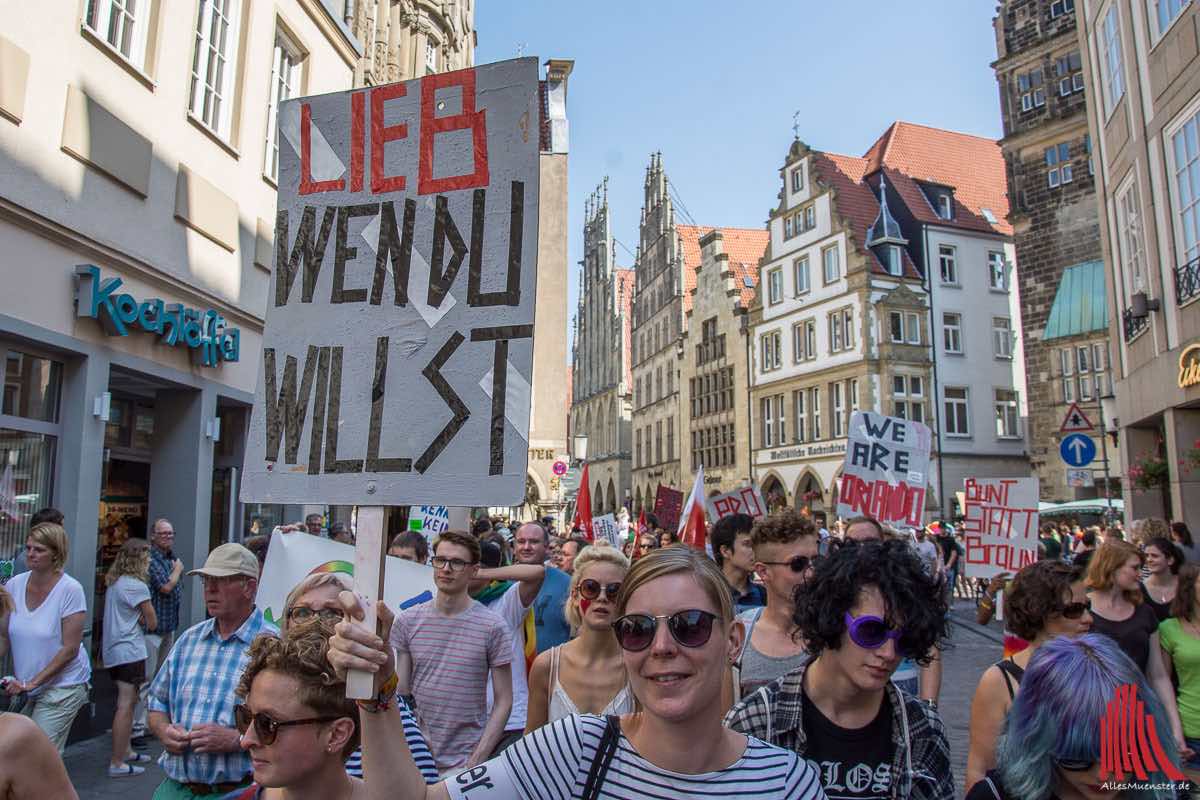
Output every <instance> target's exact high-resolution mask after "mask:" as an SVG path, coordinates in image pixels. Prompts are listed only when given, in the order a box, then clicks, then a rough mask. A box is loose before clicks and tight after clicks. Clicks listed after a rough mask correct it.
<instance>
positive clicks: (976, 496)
mask: <svg viewBox="0 0 1200 800" xmlns="http://www.w3.org/2000/svg"><path fill="white" fill-rule="evenodd" d="M964 488H965V490H966V491H965V492H964V497H965V500H966V503H965V505H964V506H963V523H962V533H963V544H964V546H965V547H966V552H967V557H966V563H967V573H966V574H967V577H968V578H991V577H993V576H995V575H998V574H999V573H1001V572H1012V573H1015V572H1017V570H1019V569H1021V568H1022V567H1024V566H1027V565H1029V564H1032V563H1033V562H1035V561H1037V535H1038V479H1037V478H967V480H966V483H965V486H964Z"/></svg>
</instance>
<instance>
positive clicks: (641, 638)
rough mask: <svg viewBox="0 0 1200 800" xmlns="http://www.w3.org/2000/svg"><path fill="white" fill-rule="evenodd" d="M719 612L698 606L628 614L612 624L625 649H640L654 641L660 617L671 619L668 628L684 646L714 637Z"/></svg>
mask: <svg viewBox="0 0 1200 800" xmlns="http://www.w3.org/2000/svg"><path fill="white" fill-rule="evenodd" d="M716 618H717V615H716V614H712V613H710V612H708V611H701V610H700V609H698V608H693V609H689V610H687V611H676V612H675V613H674V614H659V615H658V616H651V615H650V614H626V615H625V616H623V617H621V618H620V619H619V620H617V621H616V622H614V623H613V624H612V627H613V632H614V633H615V634H616V636H617V644H619V645H621V648H622V649H623V650H628V651H629V652H631V653H640V652H641V651H643V650H645V649H646V648H647V647H649V646H650V645H651V644H652V643H653V642H654V634H655V632H656V631H657V630H658V621H659V620H660V619H665V620H666V621H667V630H669V631H670V632H671V636H672V637H674V639H675V641H677V642H679V644H681V645H683V646H684V647H703V646H704V645H706V644H707V643H708V640H709V638H711V637H712V627H713V620H715V619H716Z"/></svg>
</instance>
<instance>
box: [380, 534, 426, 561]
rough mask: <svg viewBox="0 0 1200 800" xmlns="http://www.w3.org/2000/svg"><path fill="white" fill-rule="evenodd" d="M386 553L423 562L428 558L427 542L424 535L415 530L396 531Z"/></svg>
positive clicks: (406, 559)
mask: <svg viewBox="0 0 1200 800" xmlns="http://www.w3.org/2000/svg"><path fill="white" fill-rule="evenodd" d="M388 555H389V556H395V557H396V558H400V559H403V560H405V561H414V562H416V563H417V564H424V563H425V562H426V561H428V560H429V542H427V541H425V537H424V535H422V534H420V533H417V532H416V531H404V532H403V533H397V534H396V535H395V536H393V537H392V543H391V544H390V545H389V546H388Z"/></svg>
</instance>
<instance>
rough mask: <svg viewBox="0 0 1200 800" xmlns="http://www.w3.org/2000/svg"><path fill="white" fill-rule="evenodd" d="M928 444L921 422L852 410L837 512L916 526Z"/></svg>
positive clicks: (921, 510)
mask: <svg viewBox="0 0 1200 800" xmlns="http://www.w3.org/2000/svg"><path fill="white" fill-rule="evenodd" d="M931 443H932V433H931V432H930V430H929V428H928V427H927V426H925V425H923V424H921V423H920V422H913V421H911V420H905V419H900V418H898V417H885V416H883V415H882V414H876V413H873V412H871V411H855V412H854V415H853V416H852V417H851V418H850V438H849V441H848V443H847V447H846V461H845V466H844V467H843V469H842V480H841V483H840V484H839V485H838V506H837V513H838V516H839V517H843V518H847V517H857V516H868V517H874V518H875V519H877V520H879V521H880V522H882V523H884V524H885V525H886V524H897V525H920V524H921V517H922V515H923V514H924V512H925V488H926V485H927V483H928V474H929V448H930V444H931Z"/></svg>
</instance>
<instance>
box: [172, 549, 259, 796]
mask: <svg viewBox="0 0 1200 800" xmlns="http://www.w3.org/2000/svg"><path fill="white" fill-rule="evenodd" d="M188 574H189V575H199V576H201V579H202V580H203V581H204V604H205V608H206V609H207V611H208V614H209V617H210V618H209V619H206V620H205V621H204V622H201V623H199V624H196V625H193V626H192V627H190V628H188V629H187V630H186V631H184V632H183V635H182V636H180V637H179V640H178V641H177V642H176V643H175V646H174V647H173V648H172V649H171V652H170V654H169V655H168V656H167V659H166V661H165V662H164V663H163V665H162V666H161V667H160V668H159V671H158V675H157V677H155V679H154V683H153V684H152V685H151V687H150V730H151V732H153V733H154V735H155V736H156V737H158V738H159V739H160V740H161V741H162V743H163V747H165V748H166V751H165V752H164V753H163V754H162V756H161V757H160V758H159V764H161V765H162V768H163V770H164V771H166V773H167V779H166V780H165V781H163V782H162V783H161V784H159V787H158V789H157V790H155V792H154V798H155V800H173V799H174V798H191V797H206V796H211V795H217V796H220V795H223V794H227V793H229V792H231V791H233V790H234V789H237V788H239V787H242V786H248V785H249V784H250V781H251V779H252V775H251V765H250V757H249V756H248V755H246V753H245V752H243V751H242V749H241V746H240V744H239V735H238V732H237V729H236V728H235V727H234V721H233V707H234V705H235V704H236V697H235V695H234V689H235V688H236V687H237V683H238V677H239V676H240V675H241V674H242V668H243V667H244V666H245V665H246V661H247V660H248V652H249V649H250V642H252V641H253V640H254V638H255V637H256V636H258V635H259V634H260V633H278V629H277V628H276V627H275V626H274V625H272V624H271V623H270V622H267V620H266V619H265V618H264V617H263V614H262V612H261V611H259V610H258V609H257V608H255V607H254V595H255V593H256V592H257V590H258V559H257V558H255V556H254V554H253V553H251V552H250V551H249V550H247V549H246V548H245V547H242V546H241V545H240V544H233V543H230V544H223V545H221V546H220V547H218V548H217V549H215V550H213V551H212V552H211V553H209V554H208V560H207V561H205V562H204V566H203V567H201V568H200V569H194V570H192V571H191V572H189V573H188Z"/></svg>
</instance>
